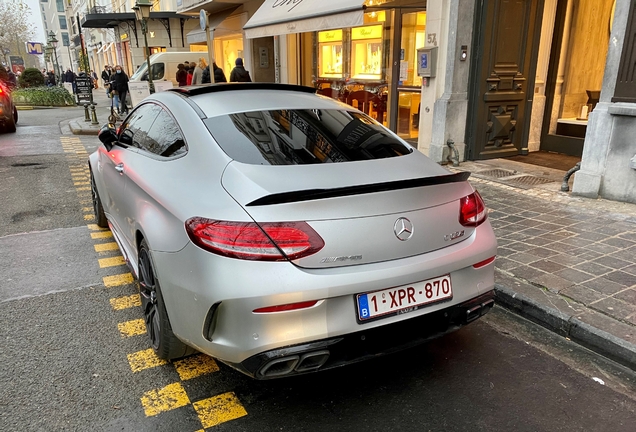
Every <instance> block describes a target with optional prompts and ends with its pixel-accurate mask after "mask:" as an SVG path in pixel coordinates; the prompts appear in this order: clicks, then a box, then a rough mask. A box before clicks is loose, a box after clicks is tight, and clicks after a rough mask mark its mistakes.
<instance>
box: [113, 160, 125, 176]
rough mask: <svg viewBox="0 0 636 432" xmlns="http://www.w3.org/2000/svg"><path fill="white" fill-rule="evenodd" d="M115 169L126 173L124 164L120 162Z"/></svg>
mask: <svg viewBox="0 0 636 432" xmlns="http://www.w3.org/2000/svg"><path fill="white" fill-rule="evenodd" d="M115 171H117V172H118V173H120V174H123V173H124V164H123V163H120V164H117V165H115Z"/></svg>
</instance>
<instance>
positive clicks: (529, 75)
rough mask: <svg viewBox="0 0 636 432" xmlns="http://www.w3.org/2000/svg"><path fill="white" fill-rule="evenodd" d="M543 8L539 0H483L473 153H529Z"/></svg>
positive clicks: (470, 134)
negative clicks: (528, 144) (528, 146)
mask: <svg viewBox="0 0 636 432" xmlns="http://www.w3.org/2000/svg"><path fill="white" fill-rule="evenodd" d="M480 4H481V6H480ZM542 13H543V2H542V1H538V0H482V2H478V3H477V6H476V10H475V24H474V29H475V30H474V33H473V46H474V48H473V50H474V55H473V56H472V58H473V60H472V64H471V79H470V83H471V84H470V87H469V111H468V124H467V131H466V143H467V144H468V146H467V151H468V155H467V156H468V159H473V160H474V159H491V158H499V157H506V156H513V155H517V154H526V153H527V143H528V132H529V127H530V114H531V111H532V109H531V108H532V99H533V94H534V81H535V74H536V64H537V57H538V51H539V37H540V33H541V16H542Z"/></svg>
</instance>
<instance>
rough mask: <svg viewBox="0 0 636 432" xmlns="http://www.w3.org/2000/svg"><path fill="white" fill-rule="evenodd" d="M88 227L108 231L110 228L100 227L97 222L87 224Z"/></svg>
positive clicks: (93, 229)
mask: <svg viewBox="0 0 636 432" xmlns="http://www.w3.org/2000/svg"><path fill="white" fill-rule="evenodd" d="M86 228H88V229H89V230H91V231H108V228H100V227H99V226H98V225H96V224H86Z"/></svg>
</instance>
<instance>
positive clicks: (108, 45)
mask: <svg viewBox="0 0 636 432" xmlns="http://www.w3.org/2000/svg"><path fill="white" fill-rule="evenodd" d="M111 46H113V42H110V43H107V44H104V45H102V47H101V48H100V49H99V50H97V54H99V53H101V52H106V51H108V50H109V49H110V47H111Z"/></svg>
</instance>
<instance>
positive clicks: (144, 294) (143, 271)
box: [138, 239, 196, 360]
mask: <svg viewBox="0 0 636 432" xmlns="http://www.w3.org/2000/svg"><path fill="white" fill-rule="evenodd" d="M138 267H139V294H140V297H141V307H142V310H143V313H144V321H145V322H146V330H147V332H148V336H149V337H150V345H151V346H152V349H153V350H154V351H155V353H156V354H157V357H159V358H162V359H164V360H173V359H178V358H181V357H185V356H188V355H190V354H193V353H195V352H196V351H195V349H194V348H191V347H189V346H188V345H186V344H184V343H183V342H181V341H180V340H179V339H178V338H177V337H176V336H175V335H174V333H173V332H172V326H171V325H170V320H169V319H168V313H167V312H166V306H165V303H164V300H163V295H162V294H161V288H160V287H159V281H158V280H157V278H156V277H155V272H154V264H153V262H152V257H151V255H150V249H149V248H148V244H147V243H146V240H145V239H144V240H142V241H141V244H140V245H139V258H138Z"/></svg>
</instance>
